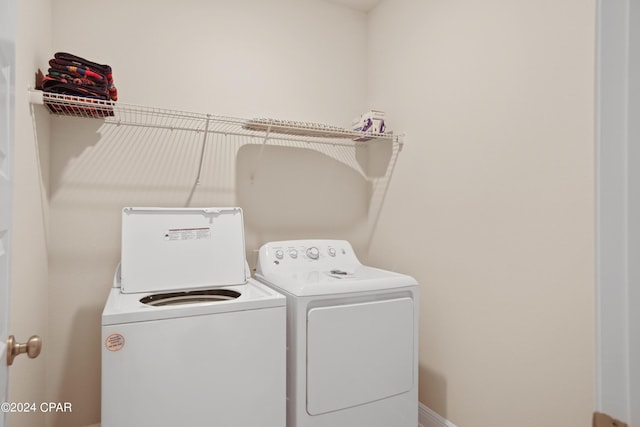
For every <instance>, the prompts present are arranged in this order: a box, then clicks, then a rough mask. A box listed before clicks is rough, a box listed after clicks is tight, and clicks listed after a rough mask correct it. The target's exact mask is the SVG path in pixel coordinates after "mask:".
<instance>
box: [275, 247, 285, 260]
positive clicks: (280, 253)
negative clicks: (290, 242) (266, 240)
mask: <svg viewBox="0 0 640 427" xmlns="http://www.w3.org/2000/svg"><path fill="white" fill-rule="evenodd" d="M283 257H284V252H282V249H276V258H278V259H282V258H283Z"/></svg>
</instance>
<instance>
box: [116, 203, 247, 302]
mask: <svg viewBox="0 0 640 427" xmlns="http://www.w3.org/2000/svg"><path fill="white" fill-rule="evenodd" d="M245 255H246V254H245V246H244V226H243V220H242V210H241V209H240V208H175V209H174V208H169V209H167V208H125V209H123V212H122V261H121V264H122V271H121V275H122V278H121V280H122V283H121V286H122V292H123V293H139V292H153V291H165V290H180V289H198V288H211V287H216V286H229V285H237V284H241V283H245V282H246V281H247V278H248V277H247V271H246V269H245Z"/></svg>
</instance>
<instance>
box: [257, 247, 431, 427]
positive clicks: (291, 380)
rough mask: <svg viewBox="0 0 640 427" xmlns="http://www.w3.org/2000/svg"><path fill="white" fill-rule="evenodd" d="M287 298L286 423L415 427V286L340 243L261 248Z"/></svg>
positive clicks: (267, 271)
mask: <svg viewBox="0 0 640 427" xmlns="http://www.w3.org/2000/svg"><path fill="white" fill-rule="evenodd" d="M256 278H258V280H260V281H262V282H263V283H265V284H267V285H269V286H270V287H272V288H274V289H276V290H278V291H279V292H280V293H282V294H284V295H285V296H286V297H287V348H288V350H287V400H288V402H287V426H288V427H319V426H324V427H347V426H349V427H353V426H367V427H376V426H377V427H416V426H417V425H418V312H419V309H418V306H419V301H418V284H417V282H416V281H415V279H413V278H412V277H409V276H406V275H403V274H398V273H394V272H390V271H384V270H380V269H377V268H373V267H369V266H364V265H362V264H361V263H360V261H358V258H357V257H356V255H355V253H354V251H353V248H352V247H351V245H350V244H349V243H348V242H346V241H344V240H292V241H282V242H272V243H267V244H265V245H264V246H262V247H261V248H260V252H259V255H258V265H257V269H256Z"/></svg>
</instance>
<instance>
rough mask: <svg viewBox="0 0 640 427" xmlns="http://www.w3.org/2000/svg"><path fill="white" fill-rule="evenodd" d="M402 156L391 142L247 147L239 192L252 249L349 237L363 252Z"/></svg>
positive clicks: (241, 154) (240, 160) (240, 156)
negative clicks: (397, 158) (269, 243)
mask: <svg viewBox="0 0 640 427" xmlns="http://www.w3.org/2000/svg"><path fill="white" fill-rule="evenodd" d="M396 155H397V150H394V146H393V144H391V143H390V141H375V142H371V143H368V144H365V145H359V146H356V147H354V146H344V145H331V144H329V145H326V144H307V143H295V142H290V141H289V142H286V143H282V142H276V143H275V144H273V145H272V144H271V142H269V143H267V144H245V145H243V146H242V147H240V149H239V150H238V153H237V158H236V180H235V191H236V195H237V202H238V205H239V206H241V207H242V208H243V209H244V212H245V217H244V219H245V228H246V230H247V231H246V233H247V236H246V238H247V246H248V248H251V247H255V248H258V247H259V246H261V245H262V244H263V243H265V242H267V241H270V240H279V239H296V238H342V239H349V240H351V241H352V243H353V244H354V247H356V250H358V247H360V248H362V246H364V245H365V244H366V242H367V239H368V236H370V234H371V231H372V227H373V226H374V225H375V223H376V221H377V217H378V215H379V212H380V209H381V208H382V202H383V199H384V194H385V192H386V188H387V186H388V183H389V179H390V175H391V171H392V167H393V165H394V163H395V162H394V161H393V160H394V159H395V156H396ZM248 258H249V261H250V264H251V261H252V256H251V254H250V255H249V256H248Z"/></svg>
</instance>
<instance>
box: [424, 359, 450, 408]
mask: <svg viewBox="0 0 640 427" xmlns="http://www.w3.org/2000/svg"><path fill="white" fill-rule="evenodd" d="M419 370H420V375H419V378H420V380H421V384H420V401H421V402H429V409H431V410H433V411H434V412H437V413H438V415H440V416H441V417H442V418H444V419H446V418H447V379H446V378H445V377H444V375H442V374H440V373H439V372H435V371H433V370H431V369H429V368H428V367H427V366H425V365H424V364H420V367H419Z"/></svg>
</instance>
